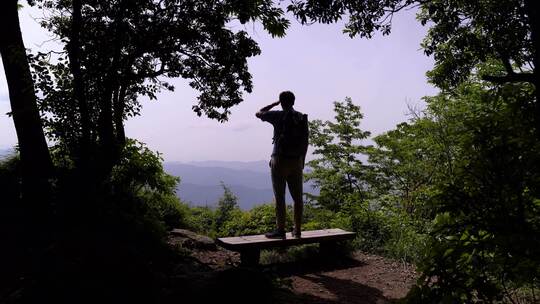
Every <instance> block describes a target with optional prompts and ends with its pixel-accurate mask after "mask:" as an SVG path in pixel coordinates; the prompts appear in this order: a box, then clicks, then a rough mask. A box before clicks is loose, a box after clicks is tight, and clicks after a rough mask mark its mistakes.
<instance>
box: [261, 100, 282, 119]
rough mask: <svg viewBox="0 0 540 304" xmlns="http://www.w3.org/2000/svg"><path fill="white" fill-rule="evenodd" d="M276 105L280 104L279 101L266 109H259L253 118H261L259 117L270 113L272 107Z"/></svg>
mask: <svg viewBox="0 0 540 304" xmlns="http://www.w3.org/2000/svg"><path fill="white" fill-rule="evenodd" d="M278 104H280V102H279V100H278V101H276V102H273V103H271V104H269V105H267V106H266V107H264V108H262V109H260V110H259V111H258V112H257V113H255V116H257V117H258V118H261V115H262V114H264V113H266V112H268V111H270V109H272V108H273V107H275V106H277V105H278Z"/></svg>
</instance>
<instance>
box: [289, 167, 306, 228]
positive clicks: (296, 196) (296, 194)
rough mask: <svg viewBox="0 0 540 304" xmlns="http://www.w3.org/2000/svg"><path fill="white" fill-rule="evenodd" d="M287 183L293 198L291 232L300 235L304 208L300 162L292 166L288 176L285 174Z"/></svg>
mask: <svg viewBox="0 0 540 304" xmlns="http://www.w3.org/2000/svg"><path fill="white" fill-rule="evenodd" d="M287 184H288V185H289V192H290V193H291V196H292V198H293V200H294V230H293V234H295V233H296V234H297V236H300V231H301V226H302V212H303V209H304V201H303V193H304V189H303V184H304V180H303V172H302V166H301V164H298V166H295V167H294V170H293V171H292V172H291V174H290V175H289V176H287Z"/></svg>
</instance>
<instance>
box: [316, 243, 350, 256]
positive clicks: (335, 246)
mask: <svg viewBox="0 0 540 304" xmlns="http://www.w3.org/2000/svg"><path fill="white" fill-rule="evenodd" d="M344 246H345V244H344V242H340V241H324V242H320V243H319V253H320V254H321V256H325V257H335V256H340V255H342V254H343V253H344V251H345V249H344Z"/></svg>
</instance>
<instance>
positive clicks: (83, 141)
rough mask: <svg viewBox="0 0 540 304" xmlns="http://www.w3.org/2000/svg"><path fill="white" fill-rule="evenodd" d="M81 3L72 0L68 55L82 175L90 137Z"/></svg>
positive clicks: (84, 172)
mask: <svg viewBox="0 0 540 304" xmlns="http://www.w3.org/2000/svg"><path fill="white" fill-rule="evenodd" d="M81 9H82V3H81V0H73V2H72V10H73V12H72V17H71V37H70V41H69V44H68V48H67V49H68V56H69V63H70V69H71V74H72V75H73V98H74V100H75V102H76V103H77V105H78V108H79V113H80V115H81V137H80V144H79V147H78V154H79V155H78V157H79V158H80V159H79V169H82V172H83V175H86V174H87V173H88V169H89V165H90V164H89V162H90V155H91V150H92V149H91V143H92V142H91V138H90V115H89V112H88V103H87V100H86V90H85V88H84V79H83V75H82V71H81V61H80V57H81V43H80V33H81V29H82V15H81Z"/></svg>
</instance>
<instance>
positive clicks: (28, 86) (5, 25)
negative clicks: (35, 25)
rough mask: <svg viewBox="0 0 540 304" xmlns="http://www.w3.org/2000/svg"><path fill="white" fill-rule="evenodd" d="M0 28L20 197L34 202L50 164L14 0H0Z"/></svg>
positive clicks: (45, 186) (41, 196)
mask: <svg viewBox="0 0 540 304" xmlns="http://www.w3.org/2000/svg"><path fill="white" fill-rule="evenodd" d="M0 28H1V29H2V36H1V37H0V53H1V55H2V62H3V64H4V70H5V73H6V79H7V83H8V89H9V99H10V103H11V111H12V115H13V122H14V124H15V130H16V132H17V139H18V142H19V151H20V157H21V164H22V192H23V198H24V199H25V201H27V202H32V203H34V204H38V203H39V202H38V201H37V200H40V199H45V197H46V196H44V195H47V192H48V190H49V184H48V179H49V178H50V177H52V170H53V166H52V161H51V157H50V154H49V149H48V147H47V142H46V140H45V135H44V133H43V127H42V125H41V118H40V115H39V110H38V107H37V102H36V95H35V92H34V84H33V81H32V76H31V74H30V67H29V65H28V59H27V57H26V49H25V47H24V43H23V40H22V34H21V29H20V25H19V15H18V8H17V0H2V1H0Z"/></svg>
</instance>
